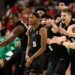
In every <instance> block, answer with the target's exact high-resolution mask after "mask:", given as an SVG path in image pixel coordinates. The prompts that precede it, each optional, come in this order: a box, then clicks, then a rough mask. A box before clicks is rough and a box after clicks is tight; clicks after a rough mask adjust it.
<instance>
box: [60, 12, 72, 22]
mask: <svg viewBox="0 0 75 75" xmlns="http://www.w3.org/2000/svg"><path fill="white" fill-rule="evenodd" d="M69 19H71V16H70V15H69V14H68V13H66V12H62V13H61V20H62V23H66V22H68V21H69Z"/></svg>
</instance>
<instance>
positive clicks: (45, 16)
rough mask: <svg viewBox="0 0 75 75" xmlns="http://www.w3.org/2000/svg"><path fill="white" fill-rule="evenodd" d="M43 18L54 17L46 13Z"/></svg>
mask: <svg viewBox="0 0 75 75" xmlns="http://www.w3.org/2000/svg"><path fill="white" fill-rule="evenodd" d="M41 18H47V19H49V18H51V19H52V17H51V16H50V15H48V14H44V15H43V16H42V17H41Z"/></svg>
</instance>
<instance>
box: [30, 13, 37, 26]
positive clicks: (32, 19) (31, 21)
mask: <svg viewBox="0 0 75 75" xmlns="http://www.w3.org/2000/svg"><path fill="white" fill-rule="evenodd" d="M37 21H38V18H37V17H36V16H35V15H33V14H30V16H29V24H30V25H31V26H34V25H36V23H37Z"/></svg>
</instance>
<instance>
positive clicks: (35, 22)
mask: <svg viewBox="0 0 75 75" xmlns="http://www.w3.org/2000/svg"><path fill="white" fill-rule="evenodd" d="M29 23H30V25H31V28H30V29H29V31H28V46H27V50H26V63H25V65H26V67H27V68H28V71H31V70H33V71H34V73H38V74H39V72H40V71H41V70H42V69H43V66H44V64H45V60H46V56H45V50H46V41H47V30H46V28H45V27H42V26H41V25H40V20H39V15H38V14H37V13H32V14H30V16H29ZM25 75H27V74H25Z"/></svg>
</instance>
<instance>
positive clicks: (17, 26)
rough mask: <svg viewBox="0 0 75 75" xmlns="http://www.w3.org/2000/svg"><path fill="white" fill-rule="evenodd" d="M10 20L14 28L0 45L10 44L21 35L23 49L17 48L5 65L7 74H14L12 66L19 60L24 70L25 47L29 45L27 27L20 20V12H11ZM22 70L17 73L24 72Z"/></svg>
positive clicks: (20, 74) (19, 74)
mask: <svg viewBox="0 0 75 75" xmlns="http://www.w3.org/2000/svg"><path fill="white" fill-rule="evenodd" d="M9 20H10V23H11V25H12V27H13V30H12V31H11V33H10V35H9V36H8V38H7V39H6V40H5V41H3V42H0V47H3V46H6V45H8V44H9V43H10V42H12V41H13V40H14V39H15V38H16V37H19V38H20V40H21V49H18V50H16V51H15V52H14V55H13V56H12V57H11V59H10V60H9V61H7V62H6V63H5V65H4V67H5V71H6V72H5V75H12V66H13V65H14V64H15V63H17V62H18V65H21V69H22V70H24V62H25V58H24V57H25V49H26V46H27V35H26V32H27V28H26V27H25V26H24V24H22V23H21V21H20V20H19V16H18V14H16V13H13V14H10V15H9ZM17 70H18V69H17ZM22 70H20V71H18V72H17V71H16V74H15V75H22V73H23V71H22ZM17 73H18V74H17Z"/></svg>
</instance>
